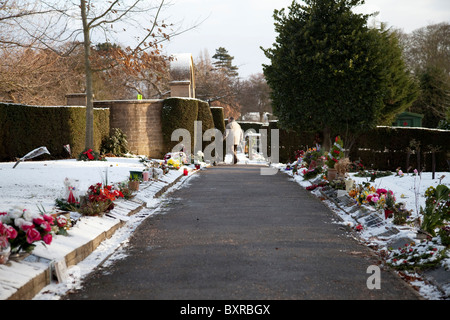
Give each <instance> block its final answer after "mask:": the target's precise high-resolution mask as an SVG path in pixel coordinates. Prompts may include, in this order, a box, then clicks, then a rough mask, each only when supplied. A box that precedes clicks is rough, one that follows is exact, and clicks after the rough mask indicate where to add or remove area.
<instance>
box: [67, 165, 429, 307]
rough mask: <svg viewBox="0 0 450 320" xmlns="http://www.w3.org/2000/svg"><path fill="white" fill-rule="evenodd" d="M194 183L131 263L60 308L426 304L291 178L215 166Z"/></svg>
mask: <svg viewBox="0 0 450 320" xmlns="http://www.w3.org/2000/svg"><path fill="white" fill-rule="evenodd" d="M188 181H189V182H188V184H189V185H188V186H184V187H181V188H180V189H179V190H176V191H175V192H174V193H172V194H171V195H170V196H169V197H168V198H167V199H166V200H164V202H163V204H162V206H163V208H162V209H161V210H160V213H159V214H156V215H154V216H151V217H149V218H147V219H146V220H145V221H144V222H143V223H142V224H141V225H140V226H139V227H138V229H137V230H136V232H135V233H134V234H133V236H132V237H131V239H130V243H129V245H128V248H127V251H126V253H127V255H128V256H127V257H126V258H124V259H121V260H118V261H116V262H115V263H114V264H112V265H111V266H108V267H106V268H100V269H99V270H97V271H95V272H93V273H92V274H91V275H90V276H89V277H88V278H87V279H86V280H85V281H84V282H83V288H82V289H81V290H79V291H77V292H75V293H71V294H68V295H67V296H66V297H65V298H64V299H70V300H87V299H88V300H99V299H114V300H129V299H139V300H142V299H145V300H360V299H362V300H373V299H375V300H401V299H406V300H412V299H419V298H420V297H419V295H418V294H417V293H416V292H415V291H414V290H413V289H412V288H411V287H410V286H409V285H408V284H407V283H405V282H404V281H403V280H401V279H400V278H399V277H398V276H397V275H395V274H394V273H393V272H392V271H391V270H389V269H387V268H385V267H381V268H380V267H379V261H378V259H377V257H376V256H375V255H374V254H373V252H371V250H370V249H368V248H367V247H365V246H364V245H362V244H360V243H359V242H358V241H356V240H355V239H354V238H353V237H351V236H350V235H351V234H350V233H349V231H348V230H346V229H345V228H344V227H343V226H342V225H340V224H338V223H336V221H338V219H337V217H336V216H335V215H334V213H332V212H331V211H330V210H329V209H328V208H327V207H326V206H325V205H324V204H323V203H322V202H321V201H320V200H319V199H318V198H317V197H315V196H313V195H311V194H310V193H309V192H308V191H306V190H304V189H303V188H302V187H300V186H299V185H298V184H296V183H295V182H293V181H291V179H290V178H289V176H288V175H286V174H284V173H277V174H275V175H261V174H260V167H257V166H239V165H236V166H217V167H213V168H209V169H207V170H204V171H202V172H200V173H198V176H197V177H194V178H192V180H188ZM371 266H372V267H371ZM373 266H376V267H375V268H377V267H378V268H380V273H379V276H377V278H373V277H372V276H375V275H376V273H374V271H373V269H371V268H373ZM375 270H376V269H375ZM369 277H372V278H371V279H369ZM374 279H375V280H374ZM368 280H369V281H368ZM368 282H370V283H372V284H374V283H377V284H379V288H378V287H375V288H374V287H373V286H370V285H369V286H368ZM369 287H370V288H369Z"/></svg>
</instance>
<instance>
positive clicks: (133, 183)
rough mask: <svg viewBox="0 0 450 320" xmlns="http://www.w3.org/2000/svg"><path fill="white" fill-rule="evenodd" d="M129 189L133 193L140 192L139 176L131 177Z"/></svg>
mask: <svg viewBox="0 0 450 320" xmlns="http://www.w3.org/2000/svg"><path fill="white" fill-rule="evenodd" d="M128 188H129V189H130V190H131V191H138V190H139V176H138V175H132V176H130V180H129V181H128Z"/></svg>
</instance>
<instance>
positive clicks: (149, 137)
mask: <svg viewBox="0 0 450 320" xmlns="http://www.w3.org/2000/svg"><path fill="white" fill-rule="evenodd" d="M94 105H95V107H103V108H109V110H110V111H109V112H110V128H111V130H112V129H114V128H119V129H121V130H122V131H123V132H124V133H125V134H126V135H127V140H128V147H129V149H130V152H131V153H133V154H139V155H147V156H149V157H161V155H163V154H164V148H163V146H164V144H163V136H162V123H161V111H162V107H163V100H108V101H96V102H95V103H94Z"/></svg>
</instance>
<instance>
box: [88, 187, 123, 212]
mask: <svg viewBox="0 0 450 320" xmlns="http://www.w3.org/2000/svg"><path fill="white" fill-rule="evenodd" d="M86 196H87V203H86V204H85V205H83V206H82V207H81V208H80V212H81V213H82V214H84V215H89V216H95V215H101V214H103V213H105V212H107V211H109V210H112V209H113V208H114V201H115V200H116V199H118V198H123V197H124V195H123V193H122V192H121V191H120V190H115V189H114V188H113V186H111V185H106V186H103V184H102V183H97V184H95V185H91V186H90V187H89V189H88V192H87V195H86Z"/></svg>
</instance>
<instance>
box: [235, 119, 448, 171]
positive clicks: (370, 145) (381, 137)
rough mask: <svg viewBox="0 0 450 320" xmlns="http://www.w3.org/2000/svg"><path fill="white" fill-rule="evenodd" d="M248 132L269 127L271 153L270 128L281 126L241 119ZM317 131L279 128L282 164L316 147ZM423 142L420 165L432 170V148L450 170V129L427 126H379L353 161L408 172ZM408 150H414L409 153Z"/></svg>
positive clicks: (363, 138)
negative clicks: (413, 144) (416, 144)
mask: <svg viewBox="0 0 450 320" xmlns="http://www.w3.org/2000/svg"><path fill="white" fill-rule="evenodd" d="M239 123H240V125H241V128H242V129H243V130H244V131H246V130H248V129H249V128H253V129H255V130H256V132H259V130H260V129H268V149H269V151H268V153H269V155H270V146H271V142H270V138H271V134H270V130H271V129H279V128H278V125H277V121H270V122H269V125H268V126H263V125H261V124H260V123H254V124H253V125H252V124H251V123H243V122H239ZM315 136H316V134H314V133H310V132H304V133H302V134H297V133H295V132H288V131H286V130H283V129H279V138H280V140H279V146H280V149H279V160H280V162H282V163H286V162H291V161H293V160H294V159H295V151H297V150H305V149H307V148H311V147H314V146H315V144H314V139H315ZM413 140H415V141H416V142H419V143H420V150H419V154H420V156H419V161H420V167H421V168H424V170H425V171H431V170H432V153H431V150H432V148H437V149H438V151H436V152H435V154H434V156H435V164H436V171H442V172H445V171H449V169H450V168H449V166H450V163H449V161H450V131H449V130H435V129H426V128H404V127H377V128H375V129H372V130H368V131H367V132H365V133H363V134H361V135H360V136H359V138H358V139H357V140H356V142H355V144H354V145H353V147H352V149H351V150H350V153H349V157H350V160H352V161H355V160H360V161H361V162H362V164H363V165H364V166H365V167H366V168H368V169H370V168H371V169H377V170H391V171H395V169H396V168H398V167H401V168H402V169H403V170H404V171H406V170H407V169H408V167H411V168H412V169H415V168H417V167H418V158H417V150H415V148H414V147H411V146H410V143H411V141H413ZM408 149H410V151H409V153H408Z"/></svg>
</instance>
